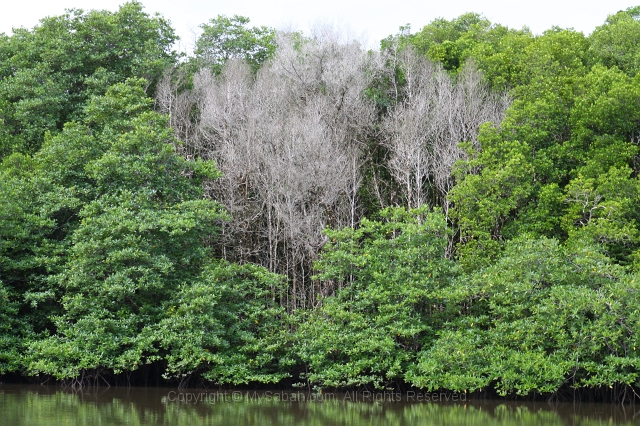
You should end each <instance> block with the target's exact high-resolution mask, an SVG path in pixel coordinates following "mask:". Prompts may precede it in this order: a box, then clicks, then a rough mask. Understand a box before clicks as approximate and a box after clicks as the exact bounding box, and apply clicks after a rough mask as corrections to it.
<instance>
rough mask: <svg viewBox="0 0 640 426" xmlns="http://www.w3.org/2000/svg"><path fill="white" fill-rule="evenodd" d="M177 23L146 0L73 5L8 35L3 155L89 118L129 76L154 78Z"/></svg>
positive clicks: (1, 73) (1, 109) (0, 53)
mask: <svg viewBox="0 0 640 426" xmlns="http://www.w3.org/2000/svg"><path fill="white" fill-rule="evenodd" d="M176 39H177V37H176V36H175V34H174V31H173V29H172V28H171V27H170V26H169V23H168V22H167V21H166V20H165V19H163V18H161V17H159V16H155V17H151V16H149V15H148V14H146V13H144V12H143V10H142V5H141V4H140V3H138V2H130V3H126V4H124V5H123V6H122V7H120V9H119V10H118V11H117V12H114V13H112V12H107V11H90V12H84V11H82V10H79V9H74V10H69V11H68V13H67V14H65V15H62V16H55V17H49V18H45V19H43V20H41V21H40V24H39V25H37V26H36V27H34V28H33V29H32V30H28V29H24V28H19V29H16V30H15V31H14V33H13V35H11V36H5V35H4V34H2V35H0V158H1V157H3V156H5V155H7V154H9V153H12V152H22V153H25V154H26V153H29V154H33V153H35V152H36V151H37V150H38V148H39V147H40V145H41V144H42V141H43V135H44V133H45V132H46V131H51V132H54V133H56V132H58V131H60V130H61V129H62V126H63V125H64V123H65V122H67V121H72V120H77V119H79V118H80V117H81V112H82V105H83V104H84V103H85V102H86V101H87V100H88V99H89V98H90V96H91V95H93V94H104V90H105V88H106V87H108V86H110V85H112V84H115V83H118V82H123V81H124V80H125V79H127V78H129V77H144V78H146V79H147V81H148V82H147V84H148V85H149V84H150V85H153V84H154V82H155V80H156V79H157V78H158V77H160V76H161V74H162V73H163V72H164V70H165V69H166V67H167V66H170V65H172V64H173V63H174V62H175V61H176V59H177V56H176V53H174V52H173V51H172V50H171V46H172V45H173V43H174V41H175V40H176Z"/></svg>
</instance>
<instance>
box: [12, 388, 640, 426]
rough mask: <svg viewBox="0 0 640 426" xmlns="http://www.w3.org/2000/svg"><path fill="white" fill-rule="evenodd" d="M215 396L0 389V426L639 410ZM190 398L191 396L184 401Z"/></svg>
mask: <svg viewBox="0 0 640 426" xmlns="http://www.w3.org/2000/svg"><path fill="white" fill-rule="evenodd" d="M172 392H173V393H172ZM222 392H223V391H220V392H218V391H206V392H205V393H203V391H202V390H194V391H188V392H187V391H180V392H178V391H176V390H174V389H157V388H152V389H141V388H92V389H85V390H82V391H75V392H74V391H71V390H69V389H61V388H59V387H42V386H39V387H38V386H34V387H31V386H14V385H0V414H1V417H0V423H2V424H3V425H6V426H17V425H33V426H37V425H47V426H49V425H79V424H82V425H87V426H92V425H101V426H105V425H247V426H252V425H285V426H286V425H296V426H297V425H309V426H311V425H355V426H360V425H446V426H448V425H474V426H483V425H504V426H507V425H508V426H511V425H525V426H526V425H536V426H537V425H563V426H565V425H584V426H588V425H604V424H607V425H611V424H615V425H631V424H637V423H638V421H639V420H640V405H638V406H629V405H626V406H621V405H612V404H547V403H514V402H502V401H487V400H479V399H475V400H474V399H471V398H468V399H467V401H466V402H463V401H458V402H449V403H441V402H439V403H435V402H406V401H402V402H397V401H394V402H389V400H388V399H387V400H386V401H385V402H375V403H371V402H351V401H350V400H349V398H348V397H345V395H344V394H335V395H334V396H333V397H331V398H329V397H327V396H324V397H322V396H320V397H318V396H316V397H312V401H309V397H307V399H306V401H304V402H303V401H301V399H302V398H300V397H293V398H292V397H291V394H286V395H285V394H282V393H280V392H272V393H264V392H263V393H259V394H256V393H253V392H250V393H246V391H245V392H242V393H231V391H229V392H227V393H226V394H225V393H222ZM189 393H191V394H192V396H191V397H187V396H186V395H187V394H189ZM180 395H182V399H180ZM198 395H200V397H199V398H198V397H197V396H198ZM212 395H213V396H212ZM189 398H190V400H189V401H187V399H189ZM351 399H353V398H351ZM181 401H182V402H181Z"/></svg>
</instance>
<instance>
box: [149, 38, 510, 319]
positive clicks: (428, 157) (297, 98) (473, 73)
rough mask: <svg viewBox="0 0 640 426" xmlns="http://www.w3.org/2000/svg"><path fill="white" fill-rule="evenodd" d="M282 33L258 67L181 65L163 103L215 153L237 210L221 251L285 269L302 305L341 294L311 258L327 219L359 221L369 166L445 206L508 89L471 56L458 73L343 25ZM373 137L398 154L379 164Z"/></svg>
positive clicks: (188, 145) (180, 127)
mask: <svg viewBox="0 0 640 426" xmlns="http://www.w3.org/2000/svg"><path fill="white" fill-rule="evenodd" d="M277 44H278V49H277V52H276V55H275V56H274V57H273V58H272V59H271V60H270V61H268V62H266V63H265V64H263V66H262V67H261V69H260V70H259V71H258V72H257V74H254V73H253V72H252V71H251V69H250V67H249V66H248V65H247V64H246V63H243V62H242V61H236V60H232V61H229V62H228V63H227V65H226V66H225V67H224V69H223V71H222V72H221V73H220V74H219V75H215V74H213V73H212V72H211V71H210V70H209V69H206V68H204V69H201V70H200V71H198V72H197V73H196V74H195V75H193V77H192V81H191V83H190V84H187V83H186V80H187V79H186V77H184V74H180V73H179V72H174V73H173V74H172V75H168V76H167V77H166V78H165V80H164V81H163V82H162V83H161V84H160V85H159V87H158V92H157V101H158V106H159V108H160V109H161V110H163V111H164V112H167V113H168V114H169V116H170V120H171V125H172V126H173V127H174V128H175V129H176V132H177V133H178V136H179V137H180V138H181V139H182V140H183V141H184V146H182V147H181V149H183V151H184V155H186V156H193V157H201V158H205V159H211V160H214V161H215V162H216V164H217V167H218V169H219V170H220V171H221V172H222V177H220V178H219V179H217V180H215V181H212V182H209V183H208V185H207V188H206V191H207V195H208V196H210V197H211V198H213V199H216V200H218V201H219V202H220V203H222V204H223V205H224V206H226V208H227V209H228V211H229V213H230V216H231V219H230V221H229V222H228V223H226V224H225V225H224V228H223V232H222V236H221V238H218V239H217V240H216V242H215V244H216V248H217V250H219V253H220V255H221V256H223V257H225V258H227V259H229V260H233V261H237V262H252V263H257V264H261V265H263V266H265V267H267V268H268V269H269V270H270V271H273V272H278V273H282V274H285V275H287V276H288V277H289V279H290V286H289V291H288V292H287V293H286V294H281V295H279V297H280V300H281V301H282V303H283V304H286V306H287V307H288V308H290V309H291V310H293V309H297V308H312V307H314V306H316V304H317V303H318V301H319V300H320V299H319V296H322V295H327V294H330V293H332V292H333V289H332V288H331V283H326V282H322V283H321V282H318V281H316V280H313V279H312V278H311V277H312V275H313V270H312V265H313V262H314V261H315V260H316V259H317V257H318V254H319V252H320V250H321V248H322V246H323V245H324V244H325V242H326V237H325V236H324V234H323V233H322V231H323V229H325V228H326V227H327V226H331V227H334V228H336V227H344V226H357V224H358V223H359V220H360V219H361V217H362V215H363V213H364V212H363V209H362V207H361V204H360V201H361V200H360V194H361V192H362V191H363V190H367V189H366V188H361V186H362V184H363V178H364V176H365V173H366V170H365V169H366V168H367V167H374V168H385V169H386V170H388V172H389V175H390V176H391V177H392V179H393V182H392V183H391V185H392V186H394V187H395V188H396V189H395V191H396V192H397V193H398V194H400V197H399V198H398V199H399V200H401V201H402V203H405V204H406V205H407V206H408V207H417V206H420V205H423V204H425V203H428V204H430V205H440V206H442V207H444V208H445V211H446V209H447V206H448V204H447V201H446V195H447V193H448V191H449V189H450V188H451V186H452V185H453V183H454V182H453V178H452V175H451V170H452V167H453V164H454V163H455V162H456V161H457V160H459V159H460V158H462V156H463V155H464V153H463V151H462V150H461V149H460V148H459V147H458V144H459V143H460V142H463V141H470V142H472V143H474V144H477V135H478V131H479V127H480V125H481V124H482V123H484V122H493V123H496V124H498V123H499V122H500V121H501V120H502V117H503V114H504V111H505V109H506V107H507V106H508V100H507V99H506V97H504V96H499V95H496V94H492V93H491V92H490V91H489V90H488V89H487V87H486V85H485V84H484V83H483V81H482V77H481V75H480V73H479V72H478V71H477V70H476V69H475V68H474V67H473V66H468V67H466V68H465V69H464V70H463V71H462V72H461V73H460V75H459V76H458V77H457V78H456V79H455V80H454V79H453V78H452V77H450V76H449V75H448V74H447V73H446V72H445V71H444V70H443V69H442V68H440V67H439V66H438V65H436V64H433V63H430V62H428V61H427V60H425V59H424V58H421V57H418V56H417V55H416V54H415V53H413V52H412V51H411V50H405V51H403V52H400V53H389V52H382V53H378V52H366V51H365V50H363V49H362V47H361V46H360V44H358V43H357V42H355V41H349V40H347V41H345V40H342V39H341V38H340V36H339V35H337V34H336V33H335V32H333V31H331V30H326V29H325V30H319V31H317V32H316V33H315V34H313V35H312V37H309V38H303V37H301V36H300V35H299V34H295V33H294V34H280V35H279V38H278V42H277ZM391 56H393V57H391ZM181 75H182V76H183V77H182V78H181ZM376 79H378V80H379V79H384V80H385V81H387V83H386V85H387V87H386V88H385V90H386V91H387V96H388V98H389V99H392V101H393V102H392V105H391V106H390V107H388V108H386V109H385V110H384V112H383V113H381V109H380V108H379V106H378V105H377V104H376V100H375V97H373V96H369V95H368V94H367V90H368V88H370V87H371V86H372V85H373V84H378V85H379V81H378V82H377V83H376V82H375V80H376ZM372 144H373V145H376V144H377V146H380V147H383V148H384V150H385V152H386V155H385V158H384V159H383V160H380V161H378V162H377V163H376V162H374V163H372V162H371V161H370V159H371V158H370V155H369V154H370V153H369V152H368V150H369V149H370V148H369V147H371V146H372ZM372 164H373V165H372ZM373 173H377V171H376V170H374V171H373ZM387 199H388V198H387Z"/></svg>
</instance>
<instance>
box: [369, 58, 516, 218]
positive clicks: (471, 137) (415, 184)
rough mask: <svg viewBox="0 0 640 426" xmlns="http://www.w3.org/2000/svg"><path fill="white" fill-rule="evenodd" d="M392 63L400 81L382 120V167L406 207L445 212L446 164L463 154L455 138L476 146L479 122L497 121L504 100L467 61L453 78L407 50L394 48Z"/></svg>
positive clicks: (450, 180)
mask: <svg viewBox="0 0 640 426" xmlns="http://www.w3.org/2000/svg"><path fill="white" fill-rule="evenodd" d="M397 64H398V67H399V69H400V71H401V73H402V75H403V77H404V82H403V84H402V85H399V87H400V90H399V91H397V92H396V93H397V104H396V106H395V108H393V109H391V111H390V112H389V114H388V115H387V116H386V117H384V118H383V123H382V129H383V144H384V145H385V146H386V147H387V148H388V149H389V158H388V160H387V167H388V168H389V171H390V172H391V174H392V176H393V178H394V179H395V180H396V182H397V183H398V185H399V186H400V188H402V190H403V192H404V197H403V198H404V199H405V202H406V204H407V206H408V207H418V206H420V205H422V204H425V203H429V204H431V205H440V206H442V207H443V208H444V210H445V212H446V211H447V210H448V202H447V194H448V193H449V191H450V189H451V188H452V186H453V184H454V181H453V177H452V168H453V165H454V164H455V163H456V162H457V161H458V160H460V159H461V158H463V156H464V152H463V151H462V149H460V147H459V144H460V142H471V143H472V144H473V145H474V146H476V147H478V133H479V130H480V125H481V124H483V123H485V122H492V123H495V124H499V123H500V122H501V121H502V119H503V116H504V112H505V111H506V109H507V107H508V106H509V99H508V98H507V97H506V96H505V95H500V94H494V93H491V92H490V90H489V89H488V87H487V86H486V85H485V84H484V82H483V80H482V76H481V74H480V73H479V72H478V70H477V68H476V67H475V65H474V64H473V63H468V64H467V65H466V66H465V67H464V68H463V70H462V71H461V72H460V74H459V75H458V78H457V81H454V80H453V79H452V78H451V77H450V76H449V75H448V74H447V73H446V72H445V71H444V70H443V69H442V67H440V66H439V65H435V64H433V63H430V62H428V61H427V60H426V59H425V58H422V57H419V56H418V55H417V54H416V53H415V52H414V51H413V50H412V49H406V50H404V51H402V52H400V53H399V54H398V58H397Z"/></svg>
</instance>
